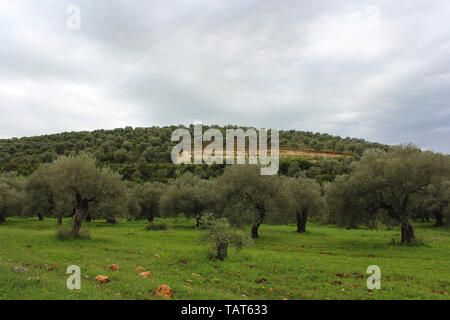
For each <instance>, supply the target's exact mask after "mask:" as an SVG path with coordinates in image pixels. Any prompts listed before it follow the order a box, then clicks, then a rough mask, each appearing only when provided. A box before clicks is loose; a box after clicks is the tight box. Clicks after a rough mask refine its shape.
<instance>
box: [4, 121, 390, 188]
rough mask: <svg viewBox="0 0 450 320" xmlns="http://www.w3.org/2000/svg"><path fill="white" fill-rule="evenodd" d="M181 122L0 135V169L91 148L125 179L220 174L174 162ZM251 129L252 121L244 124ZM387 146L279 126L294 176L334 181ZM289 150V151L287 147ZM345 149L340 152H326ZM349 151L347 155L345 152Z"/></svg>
mask: <svg viewBox="0 0 450 320" xmlns="http://www.w3.org/2000/svg"><path fill="white" fill-rule="evenodd" d="M178 128H187V129H189V130H190V131H191V132H192V133H193V130H194V127H193V126H192V125H191V126H189V127H185V126H183V125H179V126H166V127H148V128H132V127H126V128H118V129H114V130H95V131H92V132H88V131H82V132H63V133H59V134H51V135H42V136H35V137H23V138H12V139H1V140H0V172H16V173H17V174H19V175H23V176H29V175H30V174H31V173H33V172H34V171H35V170H36V169H37V168H38V167H39V166H40V165H41V164H43V163H50V162H52V161H53V160H55V159H56V158H57V157H58V156H61V155H66V156H67V155H70V154H73V153H79V152H84V153H89V154H91V155H93V156H94V157H95V158H96V159H97V161H98V162H99V164H101V165H104V166H109V167H111V168H112V169H113V170H114V171H116V172H118V173H120V174H121V175H122V176H123V178H124V179H125V180H130V181H135V182H140V183H142V182H147V181H150V182H153V181H159V182H167V181H168V179H170V178H175V177H176V176H177V175H178V174H183V173H185V172H191V173H193V174H195V175H197V176H199V177H201V178H204V179H207V178H210V177H216V176H218V175H220V174H222V173H223V169H224V167H225V166H224V165H212V166H207V165H201V166H198V165H181V166H179V165H175V164H173V163H172V162H171V158H170V154H171V150H172V148H173V146H174V145H175V144H176V143H175V142H172V141H171V140H170V138H171V134H172V132H173V131H174V130H176V129H178ZM209 128H216V129H219V130H220V131H221V132H223V133H225V130H226V129H237V128H238V127H237V126H233V125H228V126H224V127H219V126H216V125H213V126H204V127H203V129H204V130H207V129H209ZM240 128H241V129H244V130H247V129H249V128H248V127H240ZM373 148H377V149H382V150H388V149H389V146H387V145H383V144H379V143H371V142H368V141H366V140H364V139H356V138H349V137H346V138H341V137H339V136H332V135H329V134H321V133H313V132H305V131H297V130H281V131H280V149H281V150H282V152H281V154H280V157H281V159H280V173H281V174H284V175H289V176H295V175H296V174H299V172H302V171H303V172H304V173H306V174H307V176H308V177H310V178H316V179H317V180H319V181H332V180H334V178H335V176H336V175H337V174H341V173H345V172H347V167H348V165H349V164H350V163H351V162H352V161H353V160H355V159H356V160H357V159H359V157H360V156H361V155H362V153H363V152H364V151H365V150H367V149H373ZM283 151H285V152H283ZM327 153H330V156H331V155H332V154H333V155H336V154H338V155H342V157H327ZM344 155H345V157H344Z"/></svg>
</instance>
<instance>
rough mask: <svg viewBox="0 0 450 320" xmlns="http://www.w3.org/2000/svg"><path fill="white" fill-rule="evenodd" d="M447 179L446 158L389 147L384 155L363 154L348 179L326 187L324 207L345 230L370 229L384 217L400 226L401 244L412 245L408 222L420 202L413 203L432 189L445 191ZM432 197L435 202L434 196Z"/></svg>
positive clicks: (378, 152)
mask: <svg viewBox="0 0 450 320" xmlns="http://www.w3.org/2000/svg"><path fill="white" fill-rule="evenodd" d="M449 177H450V161H449V157H448V156H444V155H441V154H436V153H432V152H421V151H420V150H419V149H417V148H415V147H413V146H411V145H405V146H397V147H393V148H391V150H389V151H388V152H384V151H381V150H373V151H367V152H365V153H364V155H363V157H362V158H361V160H360V161H359V162H355V163H354V165H353V171H352V173H351V175H350V176H349V177H347V178H342V179H339V180H338V179H337V180H336V182H335V183H334V184H333V185H331V186H328V187H327V193H328V195H327V197H328V204H329V207H330V208H332V207H334V208H336V209H332V210H335V212H334V216H335V217H336V218H339V217H341V218H344V219H343V220H344V223H345V224H348V226H349V227H355V225H356V224H358V223H364V224H366V225H368V226H369V227H371V226H373V225H374V223H375V221H376V220H377V217H379V215H380V214H387V215H388V216H389V218H390V219H392V220H393V221H395V222H397V223H399V224H401V228H402V241H403V242H413V241H414V230H413V227H412V226H411V220H412V219H413V218H414V214H415V213H417V210H414V208H415V207H417V205H418V204H421V203H422V202H423V200H420V201H417V200H419V199H418V197H421V196H422V194H425V195H426V194H427V190H429V189H430V188H431V186H433V185H434V186H439V185H440V186H442V188H443V189H446V187H445V183H444V182H443V181H446V180H447V179H448V178H449ZM438 189H439V188H438ZM428 194H429V195H431V194H432V192H431V191H428ZM444 194H446V193H445V192H444ZM435 197H436V198H439V196H438V193H435ZM444 198H445V196H444ZM415 200H416V201H415ZM447 201H448V198H447ZM444 203H445V201H444Z"/></svg>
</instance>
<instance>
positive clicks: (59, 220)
mask: <svg viewBox="0 0 450 320" xmlns="http://www.w3.org/2000/svg"><path fill="white" fill-rule="evenodd" d="M62 219H63V217H62V216H58V222H57V223H56V225H57V226H61V225H62Z"/></svg>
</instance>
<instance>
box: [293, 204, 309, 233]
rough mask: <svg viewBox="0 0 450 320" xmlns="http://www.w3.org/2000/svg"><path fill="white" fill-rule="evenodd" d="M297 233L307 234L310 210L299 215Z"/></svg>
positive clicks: (297, 216) (304, 210)
mask: <svg viewBox="0 0 450 320" xmlns="http://www.w3.org/2000/svg"><path fill="white" fill-rule="evenodd" d="M296 218H297V232H299V233H302V232H306V221H307V220H308V210H307V209H302V211H301V212H300V213H297V215H296Z"/></svg>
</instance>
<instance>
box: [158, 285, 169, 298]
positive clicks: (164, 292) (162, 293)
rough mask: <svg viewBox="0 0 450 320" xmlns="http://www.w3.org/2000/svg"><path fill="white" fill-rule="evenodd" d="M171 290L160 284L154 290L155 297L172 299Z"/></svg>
mask: <svg viewBox="0 0 450 320" xmlns="http://www.w3.org/2000/svg"><path fill="white" fill-rule="evenodd" d="M172 295H173V293H172V289H170V287H169V286H168V285H165V284H162V285H160V286H158V288H156V290H155V296H157V297H163V298H165V299H170V298H171V297H172Z"/></svg>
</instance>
